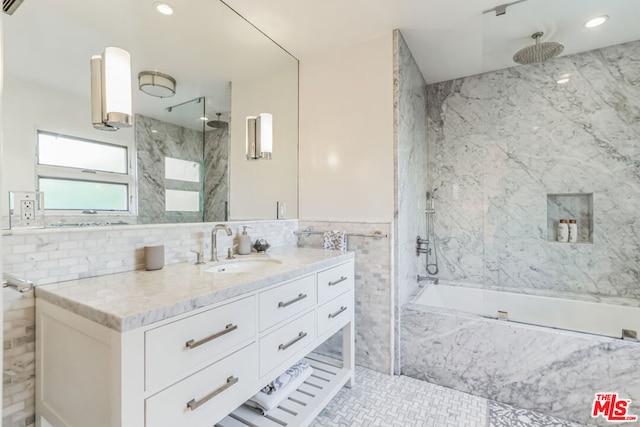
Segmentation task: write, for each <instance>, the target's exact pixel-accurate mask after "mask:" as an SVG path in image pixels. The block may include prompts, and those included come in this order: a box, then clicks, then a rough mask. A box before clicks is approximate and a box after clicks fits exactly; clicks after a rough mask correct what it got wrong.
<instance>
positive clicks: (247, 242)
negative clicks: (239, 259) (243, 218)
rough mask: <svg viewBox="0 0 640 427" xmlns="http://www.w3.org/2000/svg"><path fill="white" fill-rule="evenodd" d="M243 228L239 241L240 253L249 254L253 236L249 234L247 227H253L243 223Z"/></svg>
mask: <svg viewBox="0 0 640 427" xmlns="http://www.w3.org/2000/svg"><path fill="white" fill-rule="evenodd" d="M242 228H243V230H242V234H241V235H240V241H239V242H238V255H249V254H250V253H251V237H249V235H248V234H247V228H251V227H249V226H248V225H243V226H242Z"/></svg>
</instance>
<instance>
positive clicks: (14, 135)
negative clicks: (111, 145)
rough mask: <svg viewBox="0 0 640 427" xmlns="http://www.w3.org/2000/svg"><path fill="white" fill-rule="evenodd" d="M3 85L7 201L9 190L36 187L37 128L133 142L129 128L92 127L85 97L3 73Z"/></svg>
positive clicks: (101, 139)
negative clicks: (115, 130) (101, 128)
mask: <svg viewBox="0 0 640 427" xmlns="http://www.w3.org/2000/svg"><path fill="white" fill-rule="evenodd" d="M87 84H89V82H88V80H87ZM4 87H5V91H4V98H3V100H2V104H3V107H4V116H5V117H4V119H5V120H4V127H3V141H4V142H3V145H4V162H3V164H2V183H3V186H2V187H1V193H0V197H2V200H3V201H5V199H6V200H8V197H9V196H8V192H9V191H13V190H21V191H24V190H28V191H33V190H35V188H36V182H35V180H36V172H35V156H36V152H35V148H36V133H37V131H38V130H43V131H48V132H54V133H61V134H65V135H71V136H76V137H81V138H87V139H93V140H96V141H103V142H116V141H129V142H130V141H133V138H134V133H133V128H130V129H120V130H119V131H118V132H104V131H99V130H96V129H94V128H93V126H92V125H91V103H90V99H89V98H88V97H87V98H84V97H81V96H77V95H73V94H70V93H66V92H60V91H57V90H55V89H51V88H46V87H43V86H39V85H36V84H33V83H28V82H25V81H22V80H19V79H16V78H15V77H13V76H8V75H6V76H5V79H4ZM45 197H46V195H45ZM45 206H46V199H45ZM3 207H4V209H5V210H3V214H4V215H7V214H8V211H6V209H7V203H4V204H3Z"/></svg>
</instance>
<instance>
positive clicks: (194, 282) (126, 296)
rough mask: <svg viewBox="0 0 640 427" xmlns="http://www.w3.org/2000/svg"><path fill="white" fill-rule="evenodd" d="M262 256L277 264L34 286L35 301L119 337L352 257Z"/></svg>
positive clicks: (290, 252)
mask: <svg viewBox="0 0 640 427" xmlns="http://www.w3.org/2000/svg"><path fill="white" fill-rule="evenodd" d="M254 256H256V257H260V255H254ZM265 256H269V257H272V258H274V259H277V260H280V261H282V263H281V264H279V265H277V266H274V267H271V268H269V269H265V270H261V271H255V272H251V273H243V274H224V273H223V274H215V273H209V272H206V271H205V270H206V269H207V268H209V267H211V266H212V265H213V264H211V263H208V264H205V265H194V264H193V263H191V262H189V263H180V264H173V265H168V266H165V267H164V268H163V269H162V270H157V271H140V270H138V271H131V272H125V273H118V274H113V275H108V276H100V277H93V278H88V279H80V280H72V281H68V282H61V283H56V284H52V285H45V286H39V287H37V288H36V297H37V298H41V299H43V300H45V301H48V302H50V303H52V304H55V305H57V306H60V307H62V308H64V309H67V310H69V311H71V312H74V313H76V314H78V315H80V316H83V317H85V318H87V319H89V320H92V321H94V322H96V323H99V324H102V325H104V326H107V327H109V328H111V329H115V330H117V331H121V332H124V331H128V330H131V329H135V328H138V327H141V326H144V325H148V324H150V323H153V322H157V321H159V320H163V319H167V318H169V317H172V316H175V315H178V314H182V313H185V312H188V311H190V310H193V309H196V308H200V307H204V306H207V305H209V304H213V303H215V302H218V301H222V300H224V299H227V298H231V297H235V296H238V295H241V294H243V293H246V292H251V291H255V290H257V289H259V288H262V287H265V286H268V285H271V284H275V283H278V282H282V281H286V280H289V279H293V278H295V277H297V276H300V275H304V274H306V273H311V272H313V271H315V270H317V269H322V268H325V267H329V266H331V265H334V264H336V263H339V262H341V261H347V260H349V259H352V258H353V257H354V254H353V253H349V252H340V251H325V250H317V249H299V248H281V249H277V250H273V251H270V253H269V255H265Z"/></svg>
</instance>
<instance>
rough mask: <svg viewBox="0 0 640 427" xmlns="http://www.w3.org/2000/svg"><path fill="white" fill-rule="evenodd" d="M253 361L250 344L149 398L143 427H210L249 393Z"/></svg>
mask: <svg viewBox="0 0 640 427" xmlns="http://www.w3.org/2000/svg"><path fill="white" fill-rule="evenodd" d="M257 357H258V354H257V345H256V343H253V344H251V345H249V346H248V347H245V348H244V349H242V350H239V351H237V352H236V353H233V354H231V355H230V356H227V357H226V358H224V359H222V360H220V361H219V362H217V363H214V364H213V365H210V366H208V367H206V368H205V369H203V370H201V371H199V372H196V373H195V374H193V375H191V376H189V377H187V378H185V379H184V380H182V381H180V382H179V383H177V384H174V385H173V386H171V387H169V388H167V389H166V390H163V391H161V392H160V393H158V394H156V395H154V396H151V397H150V398H148V399H147V400H146V401H145V414H146V427H176V426H189V427H211V426H212V425H214V424H215V423H216V422H218V421H219V420H221V419H222V418H224V417H225V416H226V415H227V414H228V413H229V412H231V411H233V410H234V409H235V408H236V407H238V406H239V405H240V404H241V403H242V402H243V401H244V400H245V399H246V397H247V395H250V394H252V393H253V391H254V390H252V389H254V388H255V386H256V381H257V380H258V372H257Z"/></svg>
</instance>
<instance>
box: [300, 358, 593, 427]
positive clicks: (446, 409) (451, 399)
mask: <svg viewBox="0 0 640 427" xmlns="http://www.w3.org/2000/svg"><path fill="white" fill-rule="evenodd" d="M311 426H312V427H338V426H340V427H345V426H367V427H368V426H384V427H426V426H434V427H436V426H437V427H581V424H576V423H572V422H569V421H566V420H560V419H557V418H553V417H549V416H546V415H543V414H539V413H536V412H532V411H527V410H523V409H518V408H514V407H512V406H509V405H505V404H502V403H498V402H493V401H489V400H487V399H484V398H482V397H477V396H472V395H470V394H466V393H462V392H459V391H456V390H452V389H448V388H445V387H440V386H437V385H434V384H430V383H428V382H425V381H420V380H417V379H414V378H410V377H405V376H389V375H385V374H381V373H379V372H376V371H372V370H370V369H365V368H361V367H356V385H355V387H354V388H352V389H351V390H347V389H343V390H341V391H340V392H339V393H338V395H337V396H336V397H335V398H334V399H333V401H331V403H330V404H329V405H328V406H327V407H326V408H325V409H324V410H323V411H322V412H321V413H320V415H319V416H318V418H316V421H315V422H314V423H313V424H312V425H311Z"/></svg>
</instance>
